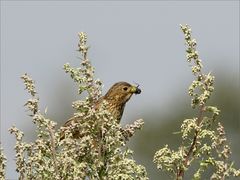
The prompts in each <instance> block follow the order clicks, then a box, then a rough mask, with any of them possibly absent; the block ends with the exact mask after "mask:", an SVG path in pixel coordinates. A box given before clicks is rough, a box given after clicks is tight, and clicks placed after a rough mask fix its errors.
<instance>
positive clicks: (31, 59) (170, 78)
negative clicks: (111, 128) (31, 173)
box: [1, 1, 239, 179]
mask: <svg viewBox="0 0 240 180" xmlns="http://www.w3.org/2000/svg"><path fill="white" fill-rule="evenodd" d="M185 23H187V24H189V25H191V27H192V30H193V36H194V37H195V38H196V39H197V41H198V50H199V52H200V57H201V59H202V60H203V63H204V65H205V67H206V69H205V71H212V72H213V73H218V72H223V74H226V75H228V76H229V77H231V78H232V80H233V81H236V82H238V77H239V2H238V1H210V2H209V1H202V2H200V1H194V2H190V1H180V2H177V1H170V2H168V1H160V2H157V1H149V2H147V1H139V2H137V1H131V2H127V1H123V2H117V1H116V2H110V1H109V2H107V1H106V2H97V1H92V2H80V1H79V2H77V1H70V2H67V1H62V2H60V1H59V2H47V1H44V2H40V1H39V2H38V1H35V2H30V1H20V2H18V1H1V142H2V144H3V147H4V149H5V154H6V155H7V157H8V158H9V161H8V171H7V177H8V178H10V179H14V177H16V174H15V172H14V168H13V167H14V166H13V163H14V161H13V158H14V152H13V150H12V149H13V147H14V144H15V139H14V138H13V136H12V135H9V133H8V128H9V127H10V126H11V125H13V124H15V125H16V126H17V127H19V128H20V129H21V130H23V131H26V136H27V137H28V138H31V137H32V136H33V135H32V131H29V129H30V128H33V127H34V126H33V125H32V124H31V121H30V119H29V118H28V117H27V116H26V114H25V110H24V108H23V104H24V103H25V101H26V100H27V98H28V95H27V93H26V92H25V91H24V86H23V84H22V81H21V80H20V78H19V77H20V76H21V75H22V74H23V73H25V72H27V73H29V74H30V75H31V76H32V78H33V79H34V80H35V81H36V87H37V90H38V93H39V95H40V102H41V106H42V108H45V107H46V106H48V112H49V117H51V118H52V119H53V120H55V121H57V122H59V123H60V124H61V123H63V121H64V120H65V119H67V118H68V117H69V116H71V114H72V113H73V110H72V108H71V102H72V101H74V100H75V99H77V98H78V97H77V94H76V87H75V88H73V85H74V83H73V82H72V80H71V79H70V77H69V76H68V75H66V74H65V73H64V71H63V70H62V66H63V64H64V63H66V62H69V63H70V64H72V65H75V66H77V65H78V64H79V60H78V59H77V58H76V57H77V56H78V54H77V52H76V49H77V42H78V37H77V33H78V32H80V31H85V32H87V33H88V36H89V41H88V42H89V44H90V46H91V48H90V52H89V53H90V60H91V61H92V63H93V65H94V66H95V67H96V75H97V77H99V78H100V79H101V80H103V82H104V85H105V87H104V92H106V90H107V89H108V88H109V87H110V86H111V85H112V84H113V83H114V82H117V81H128V82H130V83H134V82H137V83H139V84H140V85H141V88H142V90H143V93H142V94H141V95H139V96H136V97H133V98H132V100H131V101H130V102H129V103H128V105H127V108H126V111H125V113H124V117H123V121H122V123H126V122H128V121H133V120H135V119H137V118H141V117H142V115H143V114H144V112H146V109H152V111H153V113H154V111H162V113H165V111H166V110H167V109H168V108H169V106H168V105H169V104H170V103H169V102H172V101H173V100H175V99H176V96H177V97H180V99H181V98H185V97H187V93H186V90H187V87H188V85H189V83H190V82H191V80H192V76H191V72H190V68H189V67H188V64H187V62H186V60H185V46H184V38H183V34H182V32H181V31H180V28H179V24H185ZM187 100H188V99H187ZM146 107H147V108H146ZM64 112H66V113H64ZM145 121H147V120H145ZM148 123H151V122H148Z"/></svg>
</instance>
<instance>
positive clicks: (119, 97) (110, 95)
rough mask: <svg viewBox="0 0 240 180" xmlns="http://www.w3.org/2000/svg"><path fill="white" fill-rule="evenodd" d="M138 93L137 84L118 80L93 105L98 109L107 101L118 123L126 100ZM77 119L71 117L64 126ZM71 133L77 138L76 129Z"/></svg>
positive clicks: (62, 136)
mask: <svg viewBox="0 0 240 180" xmlns="http://www.w3.org/2000/svg"><path fill="white" fill-rule="evenodd" d="M140 93H141V89H139V88H138V86H133V85H131V84H129V83H127V82H118V83H115V84H114V85H113V86H112V87H111V88H110V89H109V90H108V92H107V93H106V94H105V95H104V96H102V97H100V98H99V99H98V101H97V102H96V103H95V104H94V107H95V108H96V110H98V109H99V108H100V107H101V104H102V102H103V101H104V100H105V101H107V107H106V108H107V110H108V111H109V112H110V113H111V114H112V116H113V117H114V118H115V119H116V120H117V121H118V123H119V122H120V120H121V118H122V114H123V111H124V108H125V105H126V103H127V102H128V100H129V99H130V98H131V97H132V95H133V94H140ZM77 121H78V119H77V118H76V117H72V118H70V119H69V120H68V121H67V122H66V123H65V124H64V127H67V126H70V125H71V124H72V123H73V122H77ZM72 134H73V137H75V138H78V132H77V131H76V132H72ZM60 139H61V140H62V139H64V132H63V133H62V134H61V138H60Z"/></svg>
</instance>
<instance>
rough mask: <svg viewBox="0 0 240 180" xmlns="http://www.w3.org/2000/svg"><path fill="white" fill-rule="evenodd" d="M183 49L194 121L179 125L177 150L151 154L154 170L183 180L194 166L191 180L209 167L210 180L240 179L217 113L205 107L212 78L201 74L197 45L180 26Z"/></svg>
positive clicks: (185, 28) (189, 33)
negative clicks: (189, 73) (191, 77)
mask: <svg viewBox="0 0 240 180" xmlns="http://www.w3.org/2000/svg"><path fill="white" fill-rule="evenodd" d="M181 30H182V31H183V33H184V36H185V43H186V46H187V49H186V52H187V55H186V57H187V61H188V62H189V63H190V64H191V69H192V73H193V75H194V77H195V80H194V81H193V82H192V84H191V85H190V87H189V89H188V93H189V95H190V96H191V98H192V99H191V106H192V108H193V109H197V114H196V117H193V118H190V119H185V120H184V121H183V123H182V125H181V134H182V142H181V145H180V146H179V148H178V150H176V151H175V150H171V149H170V148H169V147H168V145H166V146H165V147H164V148H162V149H160V150H159V151H157V152H156V153H155V156H154V162H155V163H156V164H157V167H158V169H161V170H166V171H168V172H170V173H172V174H174V177H175V179H177V180H181V179H183V178H184V174H185V172H186V171H187V170H188V169H189V168H190V166H191V165H192V164H193V163H194V162H196V161H197V160H198V161H197V163H198V169H196V170H195V172H194V174H193V179H199V180H200V179H201V177H202V174H203V173H204V172H205V170H206V169H207V168H209V167H210V166H212V167H213V169H214V171H213V172H212V174H211V176H210V178H211V179H219V180H220V179H221V180H224V179H225V178H227V177H230V176H234V177H240V170H236V169H235V168H234V167H233V163H232V162H231V161H230V160H229V157H230V154H231V150H230V147H229V145H228V143H227V139H226V134H225V131H224V127H223V126H222V124H221V123H220V122H218V119H217V117H218V115H219V114H220V110H218V109H217V108H216V107H215V106H209V105H208V104H207V101H208V99H209V98H210V97H211V94H212V92H213V90H214V87H213V82H214V76H212V75H211V74H210V73H208V74H204V73H203V71H202V67H203V65H202V63H201V60H200V59H199V54H198V52H197V50H196V46H197V42H196V40H195V39H193V38H192V36H191V29H190V28H189V26H187V25H185V26H182V25H181Z"/></svg>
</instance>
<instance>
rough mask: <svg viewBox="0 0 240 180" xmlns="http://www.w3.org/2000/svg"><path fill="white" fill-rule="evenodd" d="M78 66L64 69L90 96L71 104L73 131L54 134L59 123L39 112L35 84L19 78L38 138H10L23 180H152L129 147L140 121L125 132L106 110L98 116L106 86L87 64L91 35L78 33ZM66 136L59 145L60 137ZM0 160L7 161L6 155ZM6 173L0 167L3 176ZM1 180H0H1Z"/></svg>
mask: <svg viewBox="0 0 240 180" xmlns="http://www.w3.org/2000/svg"><path fill="white" fill-rule="evenodd" d="M78 47H79V49H78V50H79V52H80V54H81V59H82V61H81V64H80V67H77V68H74V67H71V66H70V64H68V63H67V64H65V65H64V70H65V72H66V73H69V74H70V76H71V78H72V79H73V80H74V81H75V82H76V83H77V84H78V93H79V94H81V93H83V92H87V93H86V94H87V95H86V97H85V99H82V100H78V101H75V102H73V107H74V108H75V109H76V111H77V112H76V113H75V114H74V116H75V117H78V119H79V120H78V122H76V123H75V124H74V123H73V124H72V125H71V126H69V127H61V128H60V129H56V125H57V123H56V122H54V121H52V120H50V119H48V118H46V112H44V113H42V112H41V110H40V109H39V97H38V96H37V92H36V89H35V85H34V81H33V80H32V79H31V78H30V77H29V76H28V75H27V74H24V75H23V76H22V77H21V78H22V79H23V82H24V84H25V87H26V90H27V91H28V93H29V94H30V99H29V100H27V102H26V104H25V106H26V107H27V109H28V110H29V111H30V116H31V117H32V121H33V123H34V124H36V132H37V139H36V140H35V141H34V142H32V143H26V142H24V141H23V137H24V134H23V132H21V131H20V130H19V129H17V128H16V127H14V126H13V127H12V128H10V130H9V131H10V133H12V134H14V135H15V137H16V145H15V150H16V156H15V158H16V165H17V169H16V171H17V172H18V173H19V179H20V180H25V179H46V180H48V179H49V180H52V179H56V180H62V179H66V180H68V179H69V180H72V179H79V180H81V179H100V180H103V179H110V180H111V179H113V180H115V179H143V180H145V179H148V178H147V175H146V170H145V168H144V167H143V166H141V165H138V164H137V163H136V162H135V160H134V159H133V158H132V153H133V152H132V151H131V150H129V149H128V148H127V147H126V142H127V141H128V140H129V138H130V137H131V136H133V135H134V134H135V132H136V130H137V129H141V127H142V125H143V121H142V120H137V121H135V122H134V123H133V124H131V125H127V126H126V127H124V128H123V127H121V126H120V125H119V124H118V123H117V120H115V119H114V118H113V117H112V116H111V114H110V113H109V112H108V111H107V109H106V108H105V105H103V106H102V107H101V110H100V111H96V110H95V109H94V107H93V104H94V102H95V101H97V100H98V99H99V98H100V96H101V91H102V82H101V81H100V80H99V79H95V77H94V68H93V66H92V65H91V63H90V61H89V59H88V49H89V47H88V46H87V35H86V34H85V33H83V32H81V33H79V44H78ZM76 128H77V129H79V133H80V137H81V138H79V139H74V138H72V136H73V134H72V132H73V130H74V129H76ZM63 132H64V133H65V138H64V139H63V140H61V138H60V135H61V134H62V133H63ZM0 158H1V161H2V162H3V161H4V158H3V156H2V153H1V155H0ZM4 168H5V164H4V163H1V171H0V173H1V174H0V175H1V176H4V174H3V173H2V171H3V169H4ZM0 179H1V178H0Z"/></svg>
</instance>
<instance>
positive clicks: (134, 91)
mask: <svg viewBox="0 0 240 180" xmlns="http://www.w3.org/2000/svg"><path fill="white" fill-rule="evenodd" d="M131 92H132V93H134V94H140V93H141V92H142V91H141V89H139V88H138V87H136V86H132V89H131Z"/></svg>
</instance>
